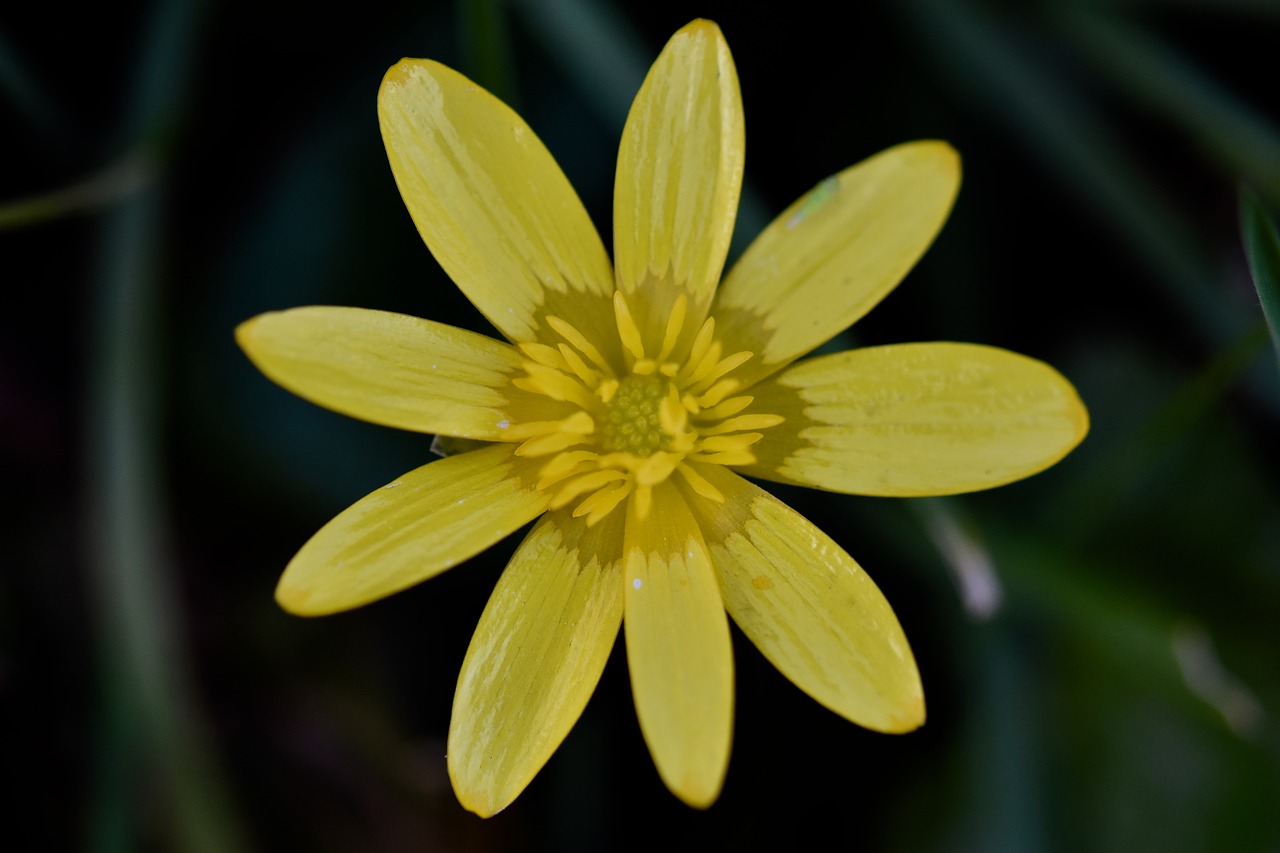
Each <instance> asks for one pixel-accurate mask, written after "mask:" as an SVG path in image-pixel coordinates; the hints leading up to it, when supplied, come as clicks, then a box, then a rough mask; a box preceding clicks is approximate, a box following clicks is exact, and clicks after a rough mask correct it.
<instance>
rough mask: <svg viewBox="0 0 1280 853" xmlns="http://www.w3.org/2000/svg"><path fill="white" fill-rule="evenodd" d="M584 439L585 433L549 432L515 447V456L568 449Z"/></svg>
mask: <svg viewBox="0 0 1280 853" xmlns="http://www.w3.org/2000/svg"><path fill="white" fill-rule="evenodd" d="M586 440H587V437H586V436H585V435H577V434H575V433H571V432H550V433H547V434H546V435H540V436H538V437H537V438H531V439H529V440H528V441H526V442H525V443H524V444H522V445H520V446H519V447H517V448H516V456H546V455H547V454H548V453H559V452H560V451H561V450H568V449H569V448H570V447H573V446H574V445H575V444H581V443H582V442H584V441H586Z"/></svg>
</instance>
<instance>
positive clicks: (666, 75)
mask: <svg viewBox="0 0 1280 853" xmlns="http://www.w3.org/2000/svg"><path fill="white" fill-rule="evenodd" d="M743 150H744V148H743V123H742V97H741V94H740V93H739V90H738V74H737V71H736V70H735V69H734V66H733V58H732V57H731V56H730V55H729V46H728V45H727V44H726V43H725V40H724V36H722V35H721V34H720V29H719V27H717V26H716V25H715V24H713V23H711V22H710V21H694V22H693V23H691V24H689V25H688V26H686V27H684V28H683V29H681V30H680V31H679V32H677V33H676V34H675V35H674V36H672V37H671V40H670V41H669V42H668V43H667V46H666V47H665V48H664V49H663V51H662V54H661V55H660V56H659V57H658V60H657V62H655V63H654V65H653V68H651V69H650V70H649V75H648V77H646V78H645V81H644V85H643V86H641V88H640V92H639V93H638V94H637V95H636V99H635V102H634V103H633V104H632V105H631V112H630V114H629V115H628V116H627V124H626V127H625V129H624V130H623V132H622V147H621V149H620V150H619V152H618V173H617V179H616V182H615V186H614V202H613V222H614V232H613V250H614V256H615V262H616V264H617V275H618V287H619V288H620V289H621V290H622V292H623V293H624V294H625V295H627V296H628V297H629V296H630V295H631V294H632V293H634V292H636V291H641V293H640V295H639V297H638V298H636V299H634V300H630V301H631V310H632V312H633V313H635V314H636V322H637V323H638V324H639V326H640V330H641V332H642V334H643V338H644V340H645V341H655V342H660V341H662V339H663V331H664V329H665V328H666V322H667V319H668V317H669V316H670V314H671V306H672V305H673V304H674V302H675V300H676V299H677V298H678V297H679V296H680V295H681V294H684V295H685V296H687V297H688V311H689V313H688V317H689V318H690V321H691V322H686V329H688V330H689V340H692V334H693V333H694V332H696V331H697V327H698V324H699V323H700V322H701V320H702V318H703V317H704V316H706V311H707V308H708V306H709V305H710V304H711V297H712V294H713V293H714V290H715V286H716V282H717V281H718V280H719V278H720V272H721V270H722V269H723V267H724V259H725V255H726V253H727V252H728V251H729V238H730V237H731V236H732V235H733V223H734V219H735V217H736V216H737V210H738V193H739V191H740V189H741V187H742V160H743ZM688 342H689V341H686V342H685V343H686V345H687V344H688Z"/></svg>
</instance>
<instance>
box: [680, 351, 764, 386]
mask: <svg viewBox="0 0 1280 853" xmlns="http://www.w3.org/2000/svg"><path fill="white" fill-rule="evenodd" d="M750 359H751V353H749V352H735V353H734V354H733V355H731V356H729V357H727V358H722V359H720V361H719V362H718V363H717V364H716V365H715V367H713V368H711V370H710V371H708V372H707V375H706V376H704V377H703V378H701V379H699V380H698V382H697V384H695V385H694V386H693V387H692V388H690V389H689V390H690V391H692V392H693V393H695V394H698V393H701V392H702V391H705V390H706V389H707V388H709V387H711V383H712V382H715V381H716V380H717V379H719V378H720V377H721V376H724V375H725V374H726V373H728V372H729V371H731V370H734V369H736V368H738V367H741V366H742V365H743V364H745V363H746V362H747V361H749V360H750Z"/></svg>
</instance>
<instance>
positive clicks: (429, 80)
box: [378, 59, 613, 341]
mask: <svg viewBox="0 0 1280 853" xmlns="http://www.w3.org/2000/svg"><path fill="white" fill-rule="evenodd" d="M378 118H379V121H380V124H381V126H382V139H383V143H384V144H385V145H386V148H387V157H388V159H389V160H390V161H391V171H392V173H393V174H394V175H395V179H396V184H397V185H398V186H399V187H400V195H401V196H402V197H403V198H404V203H405V206H406V207H408V209H409V213H410V215H412V217H413V221H414V223H415V224H416V225H417V226H418V231H419V233H421V234H422V239H423V240H425V241H426V243H427V246H428V247H429V248H430V249H431V252H432V254H433V255H435V257H436V260H437V261H439V262H440V266H442V267H443V268H444V270H445V272H446V273H448V274H449V277H450V278H452V279H453V280H454V281H455V282H457V284H458V286H459V287H460V288H462V291H463V292H464V293H465V294H466V295H467V298H468V299H470V300H471V301H472V302H473V303H474V304H475V306H476V307H477V308H479V309H480V311H481V312H482V313H483V314H484V315H485V316H486V317H488V318H489V321H490V322H492V323H493V324H494V325H495V326H497V327H498V329H500V330H501V331H502V333H503V334H504V335H506V336H507V337H508V338H510V339H511V340H513V341H527V340H532V339H533V337H534V332H535V329H536V328H537V326H538V323H539V319H538V314H539V312H540V310H541V311H547V310H550V313H557V314H559V315H561V316H564V315H565V314H568V315H569V316H567V317H565V319H567V320H568V321H569V322H571V323H574V324H575V325H578V326H579V328H581V327H583V326H584V325H588V324H589V322H591V321H595V322H597V323H598V322H599V321H600V320H601V319H604V320H609V319H611V318H612V310H613V309H612V304H611V303H610V302H609V297H611V296H612V293H613V273H612V270H611V269H610V266H609V258H608V256H607V255H606V254H605V250H604V246H603V244H602V243H601V242H600V237H599V235H598V234H597V233H596V230H595V226H593V225H592V224H591V220H590V218H589V217H588V216H587V212H586V210H585V209H584V208H583V207H582V202H581V201H579V200H578V196H577V194H575V193H574V191H573V187H571V186H570V185H569V181H568V179H566V178H565V176H564V173H563V172H561V171H560V167H559V166H558V165H556V162H555V160H554V159H552V157H551V154H550V153H549V152H548V151H547V149H546V147H545V146H543V144H542V142H541V141H540V140H539V139H538V137H537V135H535V134H534V132H533V131H532V130H530V129H529V126H528V125H527V124H525V123H524V120H523V119H521V118H520V117H519V116H518V115H516V114H515V112H514V111H512V110H511V108H510V107H508V106H507V105H506V104H504V103H502V102H501V101H499V100H498V99H497V98H495V97H494V96H493V95H491V94H489V93H488V92H487V91H485V90H484V89H482V88H481V87H479V86H477V85H476V84H475V83H472V82H471V81H470V80H468V79H467V78H466V77H464V76H462V75H461V74H459V73H458V72H456V71H454V70H452V69H450V68H446V67H445V66H443V65H441V64H439V63H437V62H432V61H431V60H426V59H404V60H401V61H400V62H399V63H397V64H396V65H394V66H393V67H392V68H391V70H390V71H388V72H387V75H386V77H385V78H384V79H383V81H382V88H381V90H380V91H379V92H378ZM591 296H594V297H595V298H594V299H592V298H591ZM549 303H554V308H551V307H550V305H549ZM592 309H594V311H595V312H596V313H594V314H593V313H591V311H592ZM575 312H576V313H575Z"/></svg>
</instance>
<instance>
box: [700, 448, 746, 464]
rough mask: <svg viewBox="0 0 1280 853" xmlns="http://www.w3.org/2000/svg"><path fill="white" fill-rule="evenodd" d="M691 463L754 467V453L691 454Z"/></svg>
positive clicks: (740, 451)
mask: <svg viewBox="0 0 1280 853" xmlns="http://www.w3.org/2000/svg"><path fill="white" fill-rule="evenodd" d="M687 458H688V460H689V461H690V462H707V463H709V464H711V465H754V464H755V463H756V457H755V454H754V453H750V452H748V451H746V450H726V451H724V452H723V453H691V454H689V456H688V457H687Z"/></svg>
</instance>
